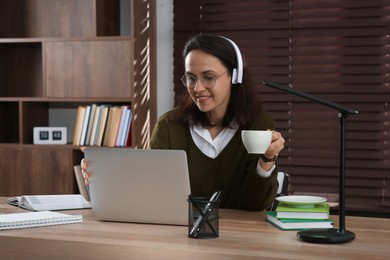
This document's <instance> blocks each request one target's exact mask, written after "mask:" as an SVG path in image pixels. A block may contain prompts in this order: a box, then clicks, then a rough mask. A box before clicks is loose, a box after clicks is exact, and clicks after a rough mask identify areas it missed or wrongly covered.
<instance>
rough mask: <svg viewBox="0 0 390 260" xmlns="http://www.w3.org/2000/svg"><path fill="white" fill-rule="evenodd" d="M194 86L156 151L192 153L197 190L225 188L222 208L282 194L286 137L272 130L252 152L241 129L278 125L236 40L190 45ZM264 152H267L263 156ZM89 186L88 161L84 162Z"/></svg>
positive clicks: (189, 79) (189, 76)
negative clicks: (280, 161) (258, 151)
mask: <svg viewBox="0 0 390 260" xmlns="http://www.w3.org/2000/svg"><path fill="white" fill-rule="evenodd" d="M183 58H184V64H185V74H184V76H183V77H182V78H181V79H182V82H183V85H184V86H185V87H186V88H187V91H186V92H185V94H184V96H183V97H182V98H181V99H180V102H179V104H178V106H177V107H176V108H175V109H173V110H172V111H169V112H167V113H165V114H164V115H162V116H161V117H160V118H159V120H158V122H157V124H156V126H155V128H154V130H153V133H152V137H151V142H150V148H152V149H178V150H184V151H185V152H186V153H187V158H188V168H189V174H190V184H191V192H192V195H193V196H206V197H209V196H211V194H213V193H214V192H215V191H217V190H220V191H221V197H220V199H221V203H220V207H221V208H231V209H243V210H263V209H265V208H266V207H268V206H269V205H270V204H271V203H272V202H273V200H274V199H275V196H276V192H277V188H278V183H277V172H278V170H277V165H276V161H275V160H276V158H277V155H278V153H279V152H280V151H281V150H282V149H283V147H284V139H283V137H282V136H281V134H280V133H279V132H276V131H273V134H272V142H271V144H270V146H269V147H268V149H267V151H266V152H265V154H264V155H262V156H260V155H253V154H248V153H247V151H246V150H245V147H244V146H243V143H242V140H241V130H243V129H253V130H273V129H274V127H275V126H274V122H273V120H272V118H271V117H270V115H269V114H268V113H267V112H266V111H265V110H263V109H262V107H261V102H260V100H257V99H256V97H258V94H256V89H255V85H254V84H253V83H252V82H251V78H250V75H249V72H248V69H247V68H245V66H243V62H242V57H241V54H240V51H239V49H238V47H237V46H236V45H235V43H234V42H232V41H231V40H230V39H227V38H224V37H220V36H215V35H209V34H198V35H196V36H194V37H193V38H191V39H190V40H189V41H188V42H187V44H186V46H185V48H184V51H183ZM260 157H261V158H260ZM82 169H83V173H84V176H85V177H84V178H85V179H86V184H87V183H88V180H87V179H88V175H87V174H86V172H85V171H86V163H85V162H84V161H83V162H82Z"/></svg>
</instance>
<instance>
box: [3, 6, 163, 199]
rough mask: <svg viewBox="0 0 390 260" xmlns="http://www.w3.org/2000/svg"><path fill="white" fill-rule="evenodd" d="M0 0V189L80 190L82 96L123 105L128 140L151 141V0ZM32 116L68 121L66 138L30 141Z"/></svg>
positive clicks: (41, 122)
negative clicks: (77, 141) (76, 168)
mask: <svg viewBox="0 0 390 260" xmlns="http://www.w3.org/2000/svg"><path fill="white" fill-rule="evenodd" d="M0 5H1V8H0V24H1V25H0V126H1V127H0V195H1V196H17V195H22V194H62V193H75V192H78V190H77V183H76V180H75V177H74V173H73V165H75V164H79V163H80V160H81V158H82V157H83V154H82V153H81V151H80V149H79V148H80V147H78V146H75V145H73V131H74V126H75V121H76V116H77V108H78V106H80V105H85V106H86V105H90V104H95V103H97V104H99V103H105V104H113V105H129V106H130V108H131V110H132V113H133V116H132V122H131V131H132V139H131V143H132V146H133V147H134V148H145V147H147V145H148V141H149V136H150V132H151V129H152V127H153V125H154V123H155V120H156V104H155V103H156V101H155V82H154V81H155V68H154V65H153V64H154V61H155V53H154V45H155V36H154V35H155V28H154V20H153V19H154V15H150V13H151V12H154V10H155V1H142V0H56V1H53V0H29V1H11V0H8V1H3V2H2V3H1V4H0ZM124 16H125V17H124ZM121 21H122V22H121ZM123 21H126V22H125V24H123V23H124V22H123ZM135 25H136V26H135ZM123 32H125V34H123ZM145 50H146V51H145ZM145 60H147V61H148V62H147V63H145V62H143V61H145ZM145 68H147V69H145ZM145 73H146V74H145ZM145 79H147V80H145ZM35 126H62V127H63V126H65V127H67V133H68V135H67V142H68V144H66V145H34V144H33V127H35Z"/></svg>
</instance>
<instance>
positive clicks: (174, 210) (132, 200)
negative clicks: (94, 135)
mask: <svg viewBox="0 0 390 260" xmlns="http://www.w3.org/2000/svg"><path fill="white" fill-rule="evenodd" d="M84 153H85V159H86V160H87V162H88V169H87V171H88V172H89V173H90V177H89V192H90V199H91V204H92V210H93V213H94V216H95V218H96V219H98V220H106V221H120V222H139V223H153V224H170V225H187V224H188V204H187V198H188V195H189V194H190V193H191V190H190V180H189V174H188V165H187V155H186V153H185V152H184V151H181V150H141V149H131V148H102V147H99V148H97V147H88V148H87V149H86V150H85V152H84Z"/></svg>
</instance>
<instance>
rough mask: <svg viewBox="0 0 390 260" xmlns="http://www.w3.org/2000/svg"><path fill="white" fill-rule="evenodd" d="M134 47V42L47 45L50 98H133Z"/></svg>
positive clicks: (83, 42)
mask: <svg viewBox="0 0 390 260" xmlns="http://www.w3.org/2000/svg"><path fill="white" fill-rule="evenodd" d="M132 45H133V44H132V41H131V40H107V41H106V40H91V41H58V42H57V41H53V42H51V41H49V42H46V44H45V47H44V52H45V65H44V68H45V84H46V90H47V92H46V95H47V97H49V98H51V97H59V98H67V97H69V98H131V96H132V88H133V86H132V82H133V50H132V49H133V47H132Z"/></svg>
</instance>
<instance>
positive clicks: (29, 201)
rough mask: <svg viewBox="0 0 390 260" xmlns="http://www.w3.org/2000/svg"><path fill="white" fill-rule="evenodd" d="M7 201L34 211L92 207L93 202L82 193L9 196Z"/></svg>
mask: <svg viewBox="0 0 390 260" xmlns="http://www.w3.org/2000/svg"><path fill="white" fill-rule="evenodd" d="M6 202H7V203H8V204H10V205H13V206H17V207H20V208H23V209H27V210H32V211H46V210H69V209H88V208H91V204H90V203H89V202H88V201H87V200H86V199H85V198H84V197H83V196H81V195H80V194H59V195H24V196H17V197H11V198H8V199H7V200H6Z"/></svg>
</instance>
